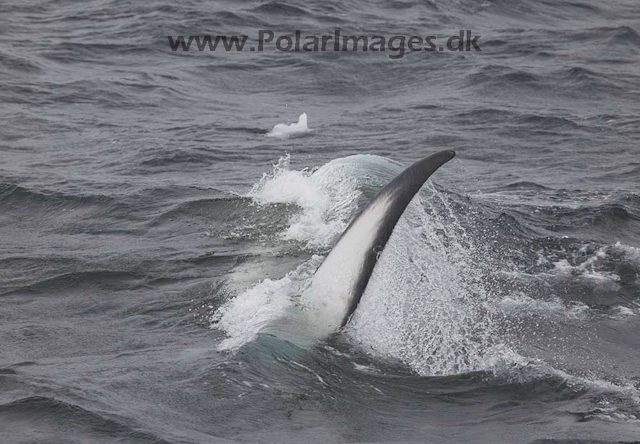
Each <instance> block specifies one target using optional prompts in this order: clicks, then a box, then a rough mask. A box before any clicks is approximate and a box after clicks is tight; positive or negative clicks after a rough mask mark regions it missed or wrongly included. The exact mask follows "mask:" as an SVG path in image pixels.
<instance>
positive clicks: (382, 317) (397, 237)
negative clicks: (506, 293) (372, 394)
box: [348, 183, 503, 375]
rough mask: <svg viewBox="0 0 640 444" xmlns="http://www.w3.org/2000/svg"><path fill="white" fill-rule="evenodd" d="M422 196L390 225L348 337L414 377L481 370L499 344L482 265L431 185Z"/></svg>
mask: <svg viewBox="0 0 640 444" xmlns="http://www.w3.org/2000/svg"><path fill="white" fill-rule="evenodd" d="M425 194H426V195H427V196H425V198H423V197H422V196H420V195H418V196H416V198H414V200H413V201H412V202H411V204H410V205H409V207H408V208H407V211H406V213H405V215H404V216H403V217H402V218H401V219H400V222H399V223H398V225H397V226H396V229H395V231H394V233H393V235H392V236H391V239H390V240H389V243H388V244H387V248H386V249H385V250H384V251H383V253H382V255H381V256H380V259H379V261H378V264H377V266H376V268H375V269H374V272H373V275H372V277H371V280H370V281H369V285H368V287H367V290H366V291H365V294H364V295H363V298H362V300H361V302H360V307H359V308H358V310H357V311H356V313H355V315H354V317H353V319H352V321H351V323H350V325H349V328H348V331H349V334H350V335H351V337H353V338H354V339H355V340H356V341H357V342H359V343H360V344H362V345H363V346H365V347H367V348H369V349H371V350H372V351H373V352H374V353H378V354H381V355H383V356H388V357H391V358H395V359H400V360H402V361H403V362H405V363H406V364H407V365H409V366H410V367H411V368H412V369H413V370H415V371H416V372H417V373H419V374H421V375H447V374H459V373H466V372H470V371H477V370H486V369H487V368H488V367H489V366H490V364H489V361H487V360H485V356H487V354H488V353H489V352H490V351H491V350H492V349H494V348H495V347H497V346H500V345H503V344H501V343H500V342H499V341H498V337H499V336H498V335H497V334H496V333H495V331H494V328H493V323H492V309H491V305H490V304H489V301H490V297H489V293H488V291H487V290H486V289H485V287H484V285H483V279H482V270H481V268H482V267H481V266H479V263H478V261H477V260H476V257H475V256H474V249H473V246H472V243H471V240H470V238H469V236H468V235H467V233H466V231H465V229H464V228H463V226H462V225H461V224H460V223H459V221H458V220H457V217H456V215H455V213H454V212H453V211H452V210H451V208H450V203H449V201H448V199H447V198H446V197H445V196H444V195H442V194H441V193H438V192H437V191H436V189H435V188H434V187H433V185H432V184H431V183H429V184H428V185H427V186H426V193H425ZM423 195H424V194H423Z"/></svg>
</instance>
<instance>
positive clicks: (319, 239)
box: [248, 155, 367, 250]
mask: <svg viewBox="0 0 640 444" xmlns="http://www.w3.org/2000/svg"><path fill="white" fill-rule="evenodd" d="M361 157H367V156H351V157H348V158H344V159H337V160H334V161H331V162H329V163H328V164H326V165H324V166H323V167H322V168H320V169H318V170H316V171H310V170H302V171H296V170H292V169H291V167H290V160H291V158H290V156H289V155H287V156H285V157H282V158H281V159H280V160H279V161H278V164H277V165H275V166H274V169H273V171H272V172H271V173H270V174H265V175H263V177H262V179H261V180H260V181H259V182H258V183H257V184H256V185H255V186H254V187H253V188H252V189H251V191H249V193H248V196H249V197H251V198H252V199H253V201H254V202H255V203H257V204H258V205H269V204H278V203H280V204H283V203H284V204H292V205H296V206H298V207H299V208H300V211H298V212H297V213H296V214H294V215H293V216H292V217H291V218H290V220H289V226H288V228H287V229H286V231H285V232H283V233H281V237H282V238H283V239H285V240H293V241H298V242H301V243H302V244H304V245H305V247H307V248H308V249H310V250H318V249H326V248H328V247H330V246H331V245H333V243H334V241H335V238H336V237H337V236H339V235H340V234H341V233H342V232H343V231H344V230H345V228H346V227H347V224H348V222H349V219H350V218H351V216H353V214H354V213H355V211H356V210H357V203H358V198H359V197H360V195H361V193H360V191H359V189H358V182H357V179H355V177H356V176H357V173H358V168H359V167H358V159H359V158H361Z"/></svg>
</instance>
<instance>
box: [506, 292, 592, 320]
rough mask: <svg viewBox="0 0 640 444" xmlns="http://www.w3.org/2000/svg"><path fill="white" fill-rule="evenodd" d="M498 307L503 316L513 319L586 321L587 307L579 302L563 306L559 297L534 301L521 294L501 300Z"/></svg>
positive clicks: (588, 310)
mask: <svg viewBox="0 0 640 444" xmlns="http://www.w3.org/2000/svg"><path fill="white" fill-rule="evenodd" d="M498 305H499V306H500V308H502V310H503V311H504V312H505V314H507V315H509V316H515V317H530V316H541V317H563V318H568V319H586V318H587V317H588V316H589V313H590V309H589V307H588V306H587V305H586V304H584V303H582V302H579V301H572V302H571V303H569V304H566V305H565V304H564V303H563V302H562V300H561V299H560V298H559V297H552V298H548V299H534V298H532V297H530V296H527V295H526V294H524V293H522V292H518V293H514V294H511V295H509V296H506V297H504V298H502V299H501V300H500V301H499V302H498Z"/></svg>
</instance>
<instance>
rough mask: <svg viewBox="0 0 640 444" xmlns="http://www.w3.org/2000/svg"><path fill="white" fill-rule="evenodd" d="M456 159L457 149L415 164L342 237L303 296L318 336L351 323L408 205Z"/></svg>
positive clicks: (304, 304)
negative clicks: (449, 162) (440, 170)
mask: <svg viewBox="0 0 640 444" xmlns="http://www.w3.org/2000/svg"><path fill="white" fill-rule="evenodd" d="M454 156H455V152H454V151H451V150H447V151H440V152H438V153H435V154H432V155H430V156H428V157H425V158H424V159H422V160H419V161H418V162H416V163H414V164H413V165H411V166H410V167H409V168H407V169H406V170H404V171H403V172H402V173H400V174H399V175H398V176H397V177H396V178H395V179H393V180H392V181H391V182H389V184H387V185H386V186H385V187H383V188H382V189H381V190H380V191H379V192H378V194H377V195H376V196H375V197H374V198H373V199H372V200H371V202H369V204H368V205H367V206H366V207H365V208H364V209H363V210H362V211H361V212H360V214H358V215H357V216H356V217H355V219H353V221H352V222H351V223H350V224H349V226H348V227H347V229H346V230H345V231H344V233H342V235H341V236H340V238H339V239H338V242H337V243H336V245H335V246H334V247H333V249H332V250H331V251H330V252H329V254H328V255H327V258H326V259H325V261H324V262H323V263H322V265H320V267H319V268H318V270H317V271H316V273H315V275H314V276H313V279H312V280H311V284H310V285H309V287H308V288H307V289H306V290H305V291H304V292H303V294H302V295H301V299H300V302H301V305H302V307H303V308H304V310H305V311H306V312H307V314H308V319H309V321H311V322H312V323H313V324H314V327H315V329H316V331H315V333H316V334H319V335H322V336H324V335H328V334H331V333H333V332H336V331H338V330H339V329H341V328H342V327H344V326H345V325H346V324H347V322H348V321H349V318H350V317H351V315H352V314H353V312H354V311H355V309H356V307H357V306H358V303H359V302H360V298H361V297H362V294H363V293H364V291H365V289H366V287H367V283H368V282H369V278H370V277H371V274H372V273H373V269H374V267H375V266H376V262H377V259H378V255H379V254H380V253H381V252H382V250H383V249H384V247H385V246H386V244H387V241H388V240H389V237H391V233H392V232H393V229H394V228H395V226H396V223H397V222H398V220H399V219H400V216H402V213H404V210H405V209H406V208H407V205H409V202H411V199H413V196H414V195H415V194H416V193H417V192H418V191H419V190H420V188H421V187H422V185H423V184H424V183H425V182H426V181H427V179H429V177H430V176H431V175H432V174H433V173H434V172H435V171H436V170H437V169H438V168H440V167H441V166H442V165H443V164H445V163H446V162H448V161H449V160H451V159H452V158H453V157H454Z"/></svg>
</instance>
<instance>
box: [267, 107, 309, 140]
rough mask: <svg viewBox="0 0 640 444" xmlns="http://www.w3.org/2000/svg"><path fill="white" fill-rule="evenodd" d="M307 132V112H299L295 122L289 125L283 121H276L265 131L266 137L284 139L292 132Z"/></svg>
mask: <svg viewBox="0 0 640 444" xmlns="http://www.w3.org/2000/svg"><path fill="white" fill-rule="evenodd" d="M307 132H309V127H308V126H307V113H302V114H300V117H298V121H297V122H296V123H291V124H289V125H287V124H284V123H278V124H277V125H276V126H274V127H273V129H272V130H271V131H270V132H269V133H267V137H276V138H279V139H286V138H287V137H289V136H292V135H294V134H303V133H307Z"/></svg>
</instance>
